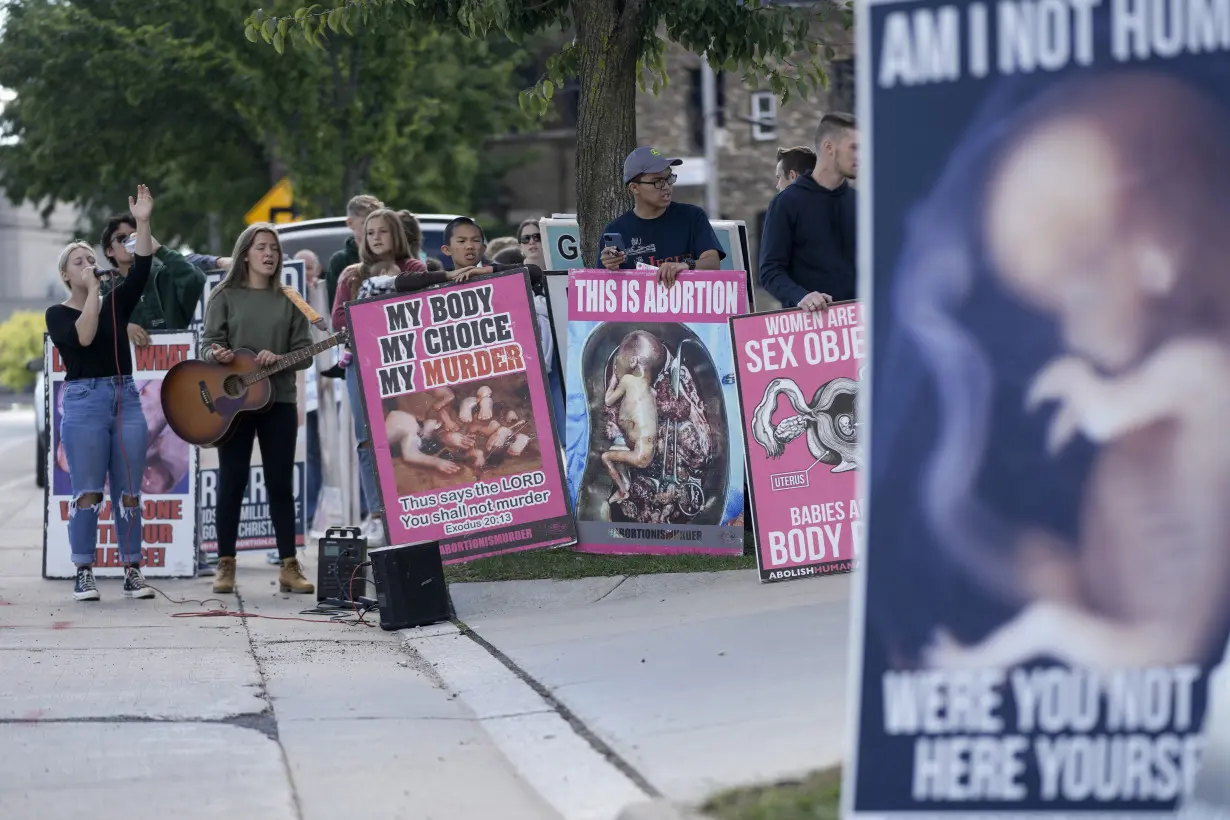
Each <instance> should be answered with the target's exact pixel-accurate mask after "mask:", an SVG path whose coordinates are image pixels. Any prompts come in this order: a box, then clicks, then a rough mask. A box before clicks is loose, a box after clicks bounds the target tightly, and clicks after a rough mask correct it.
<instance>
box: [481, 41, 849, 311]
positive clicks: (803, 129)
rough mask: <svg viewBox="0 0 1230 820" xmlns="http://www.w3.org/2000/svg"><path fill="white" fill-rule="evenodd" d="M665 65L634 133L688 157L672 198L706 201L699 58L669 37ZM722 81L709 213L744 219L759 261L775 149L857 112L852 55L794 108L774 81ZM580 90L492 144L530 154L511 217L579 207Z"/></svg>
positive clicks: (519, 175)
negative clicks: (543, 118) (828, 114)
mask: <svg viewBox="0 0 1230 820" xmlns="http://www.w3.org/2000/svg"><path fill="white" fill-rule="evenodd" d="M666 66H667V74H668V76H669V77H670V85H669V86H668V87H667V88H665V89H663V90H662V92H661V93H660V94H659V95H657V96H654V95H653V94H652V93H647V92H640V93H639V94H638V97H637V107H636V114H637V139H638V142H639V143H640V144H641V145H653V146H654V147H656V148H659V149H660V150H661V151H662V152H663V153H667V154H671V155H674V156H678V157H683V158H685V159H686V160H689V162H687V164H686V165H685V166H684V168H682V169H679V170H680V173H679V176H680V179H679V184H678V185H677V186H676V194H675V195H676V198H677V199H678V200H680V201H683V202H691V203H695V204H697V205H701V206H704V204H705V187H704V184H703V178H701V175H703V160H704V118H703V114H702V106H701V69H700V66H701V58H700V57H699V56H697V55H695V54H692V53H690V52H688V51H686V50H684V49H683V48H681V47H679V46H677V45H675V44H674V43H670V44H669V46H668V51H667V55H666ZM717 87H718V110H719V117H718V126H719V128H718V145H719V150H718V180H719V186H718V192H719V201H720V203H721V213H720V214H711V215H710V216H712V217H713V218H723V219H735V220H742V221H744V222H746V223H747V227H748V234H749V236H750V238H751V241H752V256H753V260H754V259H755V256H756V253H757V251H758V241H759V238H760V230H761V224H762V222H763V217H764V212H765V209H766V208H767V207H768V204H769V200H770V199H772V198H773V195H774V194H775V193H776V191H775V190H774V178H773V172H774V169H775V167H776V164H777V149H778V148H788V147H790V146H794V145H806V146H811V145H812V139H813V137H814V135H815V130H816V125H817V124H818V123H819V121H820V116H821V115H822V114H823V113H824V112H825V111H830V110H832V111H848V112H853V111H854V70H853V60H852V59H841V60H837V61H835V62H833V63H832V64H831V65H830V66H829V88H828V89H827V90H822V91H820V92H819V93H818V94H816V95H814V96H813V97H812V98H810V99H800V98H797V97H796V98H792V99H791V101H790V103H789V104H788V105H782V104H781V103H780V101H779V100H778V98H777V97H776V95H774V94H773V93H772V92H771V91H769V90H768V87H767V85H766V86H763V87H748V86H747V85H745V84H744V83H743V81H742V78H741V77H739V76H736V75H724V74H722V73H719V74H718V76H717ZM575 94H576V87H575V83H574V84H573V85H572V87H566V88H565V89H563V90H562V92H560V93H557V99H558V100H560V105H559V109H558V117H557V119H558V121H557V122H556V123H553V124H552V125H550V126H548V127H547V128H546V129H544V130H543V131H540V132H535V133H529V134H520V135H512V136H509V137H504V138H501V139H499V140H496V141H495V144H494V145H493V146H492V147H493V149H494V150H496V151H499V152H517V153H519V154H521V155H522V157H523V158H524V160H525V162H524V164H523V165H521V166H520V167H518V168H516V169H515V170H513V171H512V172H510V173H509V174H508V175H507V176H506V177H505V186H506V187H505V191H504V196H503V204H504V205H505V206H506V208H507V211H506V212H505V219H506V221H509V222H514V223H515V222H517V221H519V220H521V219H524V218H528V217H532V216H541V215H543V214H550V213H574V212H575V210H576V194H575V190H576V189H575V184H576V179H575V149H576V131H575V124H576V108H575ZM753 266H754V262H753ZM758 299H759V297H758Z"/></svg>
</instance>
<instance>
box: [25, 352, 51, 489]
mask: <svg viewBox="0 0 1230 820" xmlns="http://www.w3.org/2000/svg"><path fill="white" fill-rule="evenodd" d="M26 367H28V368H29V369H30V371H31V372H32V373H34V374H35V377H34V446H35V447H36V448H37V452H36V453H35V456H34V483H35V485H36V486H39V487H46V486H47V448H48V442H47V400H46V398H47V397H46V396H44V395H43V391H45V390H46V389H47V374H46V373H44V372H43V357H42V356H40V357H38V358H37V359H31V360H30V361H29V362H28V363H27V364H26Z"/></svg>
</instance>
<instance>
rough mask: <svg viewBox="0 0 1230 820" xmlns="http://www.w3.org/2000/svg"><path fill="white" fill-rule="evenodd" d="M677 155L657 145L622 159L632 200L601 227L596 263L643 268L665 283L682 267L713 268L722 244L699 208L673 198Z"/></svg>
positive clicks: (720, 255)
mask: <svg viewBox="0 0 1230 820" xmlns="http://www.w3.org/2000/svg"><path fill="white" fill-rule="evenodd" d="M682 164H683V160H681V159H678V158H674V157H668V156H666V155H665V154H663V153H662V152H661V151H659V150H658V149H657V148H650V147H647V146H646V147H641V148H637V149H636V150H635V151H633V152H632V153H631V154H628V157H627V159H625V160H624V184H625V185H627V186H628V191H629V192H630V193H631V194H632V199H633V202H634V203H635V205H634V207H633V208H632V210H630V211H628V212H627V213H625V214H623V215H622V216H619V217H617V218H616V219H614V220H613V221H612V222H611V224H609V225H607V226H606V228H605V229H604V230H603V231H602V243H601V245H602V257H601V259H602V265H603V267H605V268H606V269H607V270H619V269H620V268H624V269H635V268H649V269H656V270H657V271H658V280H659V281H660V282H662V284H663V285H665V286H666V287H670V286H671V285H673V284H675V277H677V276H678V275H679V272H680V271H682V270H688V269H700V270H717V269H718V267H720V266H721V263H722V258H723V257H724V256H725V254H724V253H723V252H722V246H721V245H719V244H718V239H717V234H716V233H714V231H713V226H712V225H710V224H709V217H708V215H706V214H705V211H704V209H703V208H698V207H697V206H695V205H688V204H687V203H683V202H674V201H673V194H674V186H675V181H676V179H677V177H676V176H675V174H674V172H673V171H672V170H671V169H672V168H674V167H675V166H677V165H682Z"/></svg>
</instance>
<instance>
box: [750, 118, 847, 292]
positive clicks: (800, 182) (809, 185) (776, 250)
mask: <svg viewBox="0 0 1230 820" xmlns="http://www.w3.org/2000/svg"><path fill="white" fill-rule="evenodd" d="M857 176H858V127H857V125H856V124H855V121H854V117H852V116H850V115H849V114H839V113H836V112H834V113H830V114H825V115H824V117H822V118H821V120H820V125H819V127H817V128H816V167H815V170H813V171H812V173H811V175H810V176H800V177H799V178H798V179H796V180H795V181H794V182H793V183H791V184H790V185H789V186H787V188H786V189H785V190H784V191H782V192H781V193H780V194H778V195H777V196H775V197H774V198H773V201H772V202H770V203H769V210H768V212H767V213H766V214H765V218H764V232H763V233H762V235H761V238H760V284H761V285H762V286H764V289H765V290H767V291H768V292H769V293H771V294H773V296H775V297H776V298H777V299H778V301H780V302H781V303H782V306H783V307H799V308H802V309H803V310H812V311H816V310H824V309H825V308H827V307H828V306H829V305H830V304H832V303H833V302H844V301H846V300H849V299H854V298H856V296H857V295H858V292H857V277H856V273H855V271H856V268H855V260H856V258H857V254H856V252H855V236H856V233H855V232H856V221H855V217H856V214H857V213H858V206H857V200H856V198H855V190H854V188H852V187H850V183H849V180H852V179H855V178H857Z"/></svg>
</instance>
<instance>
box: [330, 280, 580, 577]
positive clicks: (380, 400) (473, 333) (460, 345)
mask: <svg viewBox="0 0 1230 820" xmlns="http://www.w3.org/2000/svg"><path fill="white" fill-rule="evenodd" d="M347 311H348V312H349V315H350V326H351V327H352V328H354V351H355V362H356V363H357V366H358V367H359V381H360V384H361V386H362V394H363V403H364V408H363V409H364V411H365V412H366V413H367V419H368V425H369V429H370V431H371V439H372V447H373V450H374V452H375V455H376V473H377V477H378V479H379V481H378V483H379V486H380V492H381V496H382V500H383V502H384V509H385V525H386V527H387V528H388V537H389V543H390V544H392V545H401V544H414V543H423V542H428V541H438V542H439V543H440V554H441V557H442V559H443V560H444V563H446V564H455V563H463V562H466V561H472V560H474V559H476V558H484V557H488V556H491V555H499V554H501V553H507V552H517V551H520V550H527V549H539V548H547V547H559V546H567V545H569V544H573V543H575V542H576V528H575V524H574V523H573V520H572V517H571V515H570V514H569V508H568V501H567V498H566V497H565V495H564V483H563V466H562V464H561V463H560V455H559V444H558V442H557V440H556V438H555V432H554V426H553V423H552V417H551V405H550V399H549V396H548V393H547V387H546V384H547V382H546V372H545V369H544V367H543V361H542V358H541V355H540V353H539V350H540V347H539V343H538V321H537V318H536V314H535V312H534V306H533V302H532V300H531V296H530V291H529V281H528V279H527V278H526V276H525V274H524V273H521V272H518V273H508V274H501V275H497V276H486V277H481V278H479V279H474V280H471V281H469V282H465V283H459V284H454V285H443V286H440V287H436V288H431V289H428V290H424V291H419V292H416V293H414V294H405V295H398V296H393V297H383V298H378V299H372V300H366V301H361V302H355V303H352V304H350V305H349V306H348V307H347ZM352 366H355V365H352Z"/></svg>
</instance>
